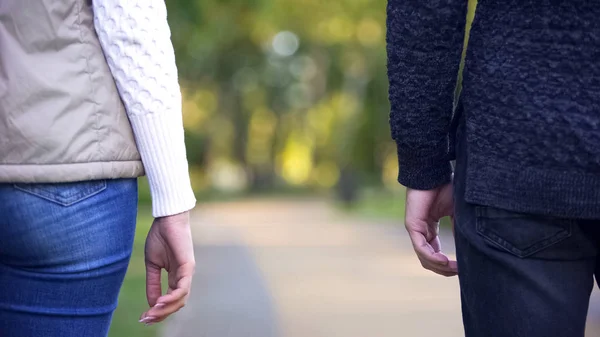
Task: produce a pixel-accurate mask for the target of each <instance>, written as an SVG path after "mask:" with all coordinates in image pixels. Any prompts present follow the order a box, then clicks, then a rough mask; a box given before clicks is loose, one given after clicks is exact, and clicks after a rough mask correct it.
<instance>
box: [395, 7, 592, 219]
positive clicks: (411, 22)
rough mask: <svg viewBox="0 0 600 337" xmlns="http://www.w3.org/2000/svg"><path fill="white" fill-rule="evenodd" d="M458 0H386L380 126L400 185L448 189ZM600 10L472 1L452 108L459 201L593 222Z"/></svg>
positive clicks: (459, 39)
mask: <svg viewBox="0 0 600 337" xmlns="http://www.w3.org/2000/svg"><path fill="white" fill-rule="evenodd" d="M466 5H467V1H466V0H431V1H423V0H389V2H388V30H387V42H388V75H389V80H390V89H389V97H390V102H391V115H390V124H391V129H392V136H393V138H394V139H395V140H396V142H397V145H398V157H399V163H400V173H399V181H400V182H401V183H402V184H404V185H406V186H408V187H411V188H416V189H431V188H434V187H437V186H440V185H442V184H444V183H448V182H450V179H451V169H450V165H449V161H450V160H451V159H453V156H452V152H453V151H451V145H450V141H449V140H450V139H451V138H452V136H453V135H454V131H455V130H454V129H453V128H452V127H451V124H452V123H451V121H452V116H453V109H452V108H453V94H454V89H455V85H456V78H457V73H458V67H459V61H460V54H461V51H462V45H463V38H464V29H465V16H466ZM599 16H600V3H597V2H592V1H586V0H570V1H549V0H535V1H534V0H512V1H510V0H508V1H507V0H481V1H479V4H478V7H477V11H476V16H475V21H474V23H473V26H472V29H471V36H470V40H469V46H468V51H467V58H466V65H465V69H464V73H463V77H464V81H463V90H462V94H461V98H460V101H459V102H458V106H459V107H460V108H461V110H462V111H463V113H462V116H461V118H462V119H463V120H462V124H463V125H464V128H461V130H463V131H464V132H465V137H466V140H467V142H466V151H467V158H468V163H467V182H466V196H465V198H466V200H467V201H468V202H471V203H476V204H481V205H486V206H492V207H499V208H504V209H509V210H513V211H517V212H526V213H537V214H546V215H554V216H564V217H571V218H593V219H600V63H598V59H599V57H600V21H599V20H597V18H598V17H599Z"/></svg>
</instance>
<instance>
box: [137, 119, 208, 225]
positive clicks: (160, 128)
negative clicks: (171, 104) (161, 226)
mask: <svg viewBox="0 0 600 337" xmlns="http://www.w3.org/2000/svg"><path fill="white" fill-rule="evenodd" d="M129 120H130V122H131V126H132V128H133V132H134V134H135V139H136V142H137V146H138V150H139V152H140V155H141V156H142V163H143V164H144V169H145V171H146V175H147V176H148V182H149V184H150V193H151V195H152V215H153V216H154V217H155V218H158V217H163V216H168V215H174V214H178V213H183V212H185V211H188V210H190V209H192V208H194V206H195V204H196V198H195V196H194V191H193V190H192V184H191V182H190V176H189V172H188V162H187V158H186V153H185V143H184V131H183V123H182V121H181V118H174V116H173V114H171V113H169V112H164V113H152V114H144V115H130V116H129Z"/></svg>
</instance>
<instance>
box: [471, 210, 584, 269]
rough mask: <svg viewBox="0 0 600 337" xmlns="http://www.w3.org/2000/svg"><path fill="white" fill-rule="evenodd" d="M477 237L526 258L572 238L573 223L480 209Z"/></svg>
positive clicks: (557, 219) (478, 212)
mask: <svg viewBox="0 0 600 337" xmlns="http://www.w3.org/2000/svg"><path fill="white" fill-rule="evenodd" d="M476 212H477V233H478V234H479V235H481V236H482V237H483V238H484V239H485V240H486V241H487V242H488V243H491V244H492V245H494V246H496V247H498V248H500V249H503V250H505V251H507V252H509V253H511V254H514V255H516V256H517V257H520V258H525V257H528V256H531V255H533V254H536V253H540V252H542V251H544V250H545V249H547V248H549V247H551V246H553V245H555V244H557V243H559V242H561V241H563V240H565V239H567V238H569V237H570V236H571V234H572V227H573V220H569V219H560V218H554V217H547V216H541V215H532V214H521V213H515V212H510V211H506V210H502V209H498V208H493V207H484V206H479V207H477V208H476Z"/></svg>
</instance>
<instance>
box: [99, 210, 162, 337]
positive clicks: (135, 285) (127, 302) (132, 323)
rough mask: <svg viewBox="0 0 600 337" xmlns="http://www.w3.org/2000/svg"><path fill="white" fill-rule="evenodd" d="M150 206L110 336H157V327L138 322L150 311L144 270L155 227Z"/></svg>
mask: <svg viewBox="0 0 600 337" xmlns="http://www.w3.org/2000/svg"><path fill="white" fill-rule="evenodd" d="M152 219H153V218H152V215H151V210H150V207H148V206H141V207H140V209H139V212H138V220H137V229H136V235H135V241H134V246H133V255H132V256H131V262H130V264H129V269H128V270H127V275H126V276H125V281H124V283H123V287H122V289H121V293H120V295H119V306H118V307H117V310H116V311H115V314H114V316H113V322H112V325H111V328H110V332H109V334H108V336H109V337H142V336H143V337H156V336H158V329H157V326H155V325H153V326H144V325H143V324H141V323H138V320H139V318H140V315H141V314H142V312H144V311H145V310H146V309H147V308H148V304H147V302H146V272H145V267H144V242H145V240H146V233H148V230H149V229H150V225H151V224H152Z"/></svg>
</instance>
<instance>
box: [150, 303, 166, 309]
mask: <svg viewBox="0 0 600 337" xmlns="http://www.w3.org/2000/svg"><path fill="white" fill-rule="evenodd" d="M164 306H165V304H164V303H157V304H156V305H154V307H153V308H154V309H160V308H163V307H164Z"/></svg>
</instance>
